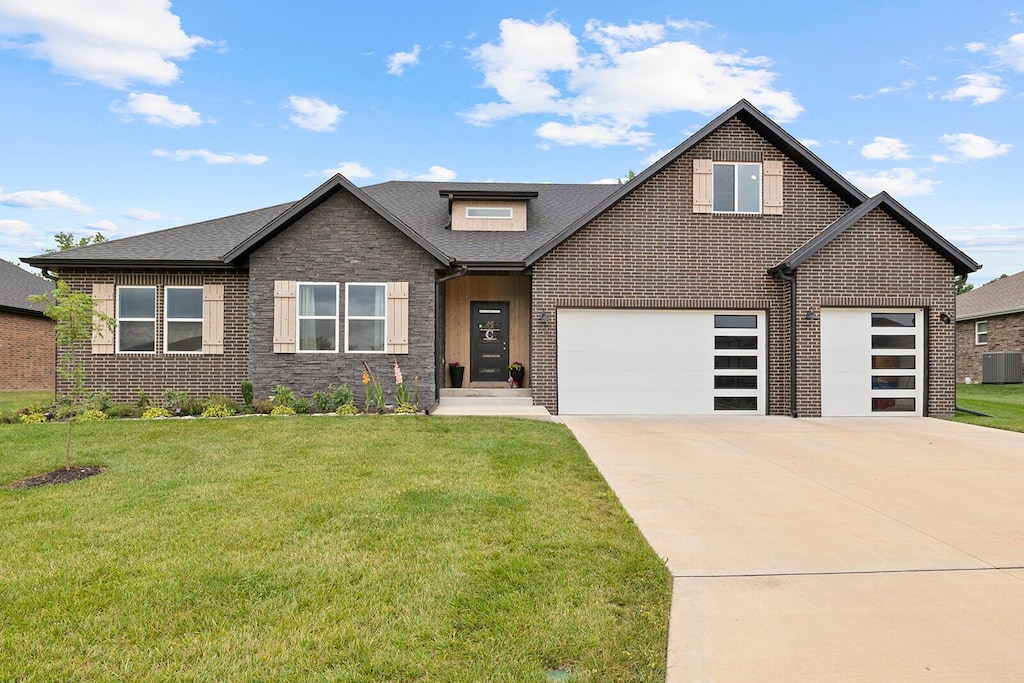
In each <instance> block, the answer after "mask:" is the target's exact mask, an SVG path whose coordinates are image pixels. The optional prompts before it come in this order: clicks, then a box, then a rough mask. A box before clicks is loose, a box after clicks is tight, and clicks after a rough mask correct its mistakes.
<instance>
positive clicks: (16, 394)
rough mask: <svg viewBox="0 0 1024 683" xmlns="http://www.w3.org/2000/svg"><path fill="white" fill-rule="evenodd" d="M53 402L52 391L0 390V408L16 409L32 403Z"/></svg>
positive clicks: (45, 403) (44, 403)
mask: <svg viewBox="0 0 1024 683" xmlns="http://www.w3.org/2000/svg"><path fill="white" fill-rule="evenodd" d="M50 403H53V392H52V391H0V410H18V409H19V408H24V407H26V406H30V405H33V404H39V405H48V404H50Z"/></svg>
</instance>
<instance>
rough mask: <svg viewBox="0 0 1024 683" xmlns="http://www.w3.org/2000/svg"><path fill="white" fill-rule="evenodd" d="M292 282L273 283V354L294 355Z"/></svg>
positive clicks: (294, 289)
mask: <svg viewBox="0 0 1024 683" xmlns="http://www.w3.org/2000/svg"><path fill="white" fill-rule="evenodd" d="M297 289H298V285H297V284H296V282H295V281H294V280H277V281H276V282H274V353H295V325H296V322H295V320H296V318H295V291H296V290H297Z"/></svg>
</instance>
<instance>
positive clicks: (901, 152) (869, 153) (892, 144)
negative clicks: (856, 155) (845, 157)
mask: <svg viewBox="0 0 1024 683" xmlns="http://www.w3.org/2000/svg"><path fill="white" fill-rule="evenodd" d="M860 153H861V154H862V155H863V156H864V158H865V159H911V158H912V156H911V154H910V148H909V147H908V146H907V143H905V142H902V141H900V140H899V138H887V137H883V136H878V137H876V138H875V139H874V140H873V141H872V142H869V143H868V144H866V145H864V146H863V147H862V148H861V150H860Z"/></svg>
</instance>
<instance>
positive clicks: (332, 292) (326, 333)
mask: <svg viewBox="0 0 1024 683" xmlns="http://www.w3.org/2000/svg"><path fill="white" fill-rule="evenodd" d="M296 310H297V312H298V316H297V317H298V326H299V330H298V335H297V336H298V340H299V345H298V349H297V350H298V351H299V352H300V353H337V351H338V283H336V282H300V283H298V302H297V308H296Z"/></svg>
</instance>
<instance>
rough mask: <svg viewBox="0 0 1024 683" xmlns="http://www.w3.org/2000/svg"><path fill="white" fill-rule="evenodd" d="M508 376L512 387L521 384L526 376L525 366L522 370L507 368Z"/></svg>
mask: <svg viewBox="0 0 1024 683" xmlns="http://www.w3.org/2000/svg"><path fill="white" fill-rule="evenodd" d="M508 376H509V377H511V378H512V388H513V389H515V388H517V387H521V386H523V380H524V379H525V378H526V368H523V369H522V370H509V371H508Z"/></svg>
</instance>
